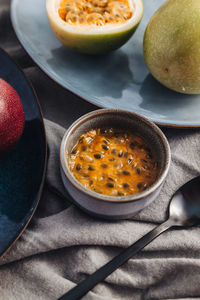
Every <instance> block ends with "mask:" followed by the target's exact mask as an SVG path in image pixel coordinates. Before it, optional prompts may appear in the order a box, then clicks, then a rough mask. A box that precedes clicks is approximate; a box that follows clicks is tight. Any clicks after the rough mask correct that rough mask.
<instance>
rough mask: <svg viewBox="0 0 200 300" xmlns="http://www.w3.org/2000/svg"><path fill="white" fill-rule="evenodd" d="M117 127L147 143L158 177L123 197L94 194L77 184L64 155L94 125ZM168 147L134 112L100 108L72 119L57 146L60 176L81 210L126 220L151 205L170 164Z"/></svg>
mask: <svg viewBox="0 0 200 300" xmlns="http://www.w3.org/2000/svg"><path fill="white" fill-rule="evenodd" d="M105 127H107V128H111V127H112V128H118V129H123V130H125V131H127V130H128V131H130V130H131V131H133V132H134V133H137V134H138V135H140V136H141V137H143V138H144V139H145V140H146V142H147V143H148V144H149V146H150V148H151V150H152V153H153V154H154V155H155V156H156V157H157V161H158V168H159V172H158V177H157V180H156V181H155V182H154V184H153V185H152V186H151V187H150V188H148V189H146V190H145V191H143V192H141V193H138V194H133V195H129V196H125V197H113V196H106V195H102V194H98V193H95V192H93V191H91V190H89V189H87V188H85V187H84V186H83V185H81V184H80V183H79V181H78V180H77V179H75V177H74V176H73V174H72V173H71V171H70V169H69V165H68V161H67V155H68V154H70V152H71V150H72V148H73V146H74V145H75V143H76V142H77V140H78V139H79V137H80V136H81V135H82V134H84V133H86V132H87V131H89V130H91V129H95V128H105ZM170 160H171V155H170V148H169V144H168V142H167V139H166V137H165V136H164V134H163V133H162V131H161V130H160V129H159V128H158V126H156V125H155V124H154V123H152V122H151V121H149V120H148V119H146V118H144V117H143V116H140V115H138V114H136V113H133V112H130V111H124V110H118V109H100V110H95V111H93V112H90V113H88V114H86V115H84V116H82V117H81V118H79V119H78V120H77V121H75V122H74V123H73V124H72V125H71V126H70V128H69V129H68V130H67V131H66V133H65V135H64V137H63V140H62V143H61V149H60V166H61V176H62V180H63V183H64V186H65V188H66V189H67V191H68V193H69V194H70V195H71V197H72V199H73V201H74V203H75V204H76V205H78V206H79V207H80V208H82V209H83V210H84V211H86V212H88V213H90V214H92V215H95V216H98V217H101V218H106V219H125V218H129V217H131V216H133V215H134V214H135V213H137V212H138V211H140V210H141V209H143V208H144V207H146V206H147V205H148V204H150V203H151V202H152V201H153V200H154V199H155V198H156V197H157V196H158V194H159V192H160V190H161V188H162V185H163V183H164V181H165V179H166V176H167V173H168V170H169V166H170Z"/></svg>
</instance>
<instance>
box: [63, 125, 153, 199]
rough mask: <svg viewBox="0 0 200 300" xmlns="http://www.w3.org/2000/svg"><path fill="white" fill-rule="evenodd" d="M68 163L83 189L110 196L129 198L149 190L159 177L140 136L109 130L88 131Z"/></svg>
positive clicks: (72, 152) (73, 150)
mask: <svg viewBox="0 0 200 300" xmlns="http://www.w3.org/2000/svg"><path fill="white" fill-rule="evenodd" d="M68 163H69V167H70V170H71V172H72V173H73V175H74V177H75V178H76V179H77V180H78V181H79V182H80V183H81V184H82V185H83V186H85V187H86V188H88V189H90V190H93V191H95V192H97V193H100V194H104V195H109V196H128V195H131V194H136V193H139V192H142V191H144V190H145V189H147V188H148V187H150V186H151V185H152V184H153V183H154V182H155V180H156V178H157V175H158V167H157V161H156V159H155V157H154V156H153V154H152V152H151V149H150V148H149V146H148V145H147V144H146V142H145V141H144V140H143V139H142V138H141V137H139V136H137V135H135V134H132V133H129V132H120V131H116V130H114V129H112V128H110V129H108V130H107V131H106V132H105V133H102V132H101V130H100V129H95V130H91V131H89V132H87V133H86V134H84V135H82V136H81V137H80V138H79V141H78V142H77V143H76V145H75V146H74V147H73V149H72V151H71V153H70V155H69V157H68Z"/></svg>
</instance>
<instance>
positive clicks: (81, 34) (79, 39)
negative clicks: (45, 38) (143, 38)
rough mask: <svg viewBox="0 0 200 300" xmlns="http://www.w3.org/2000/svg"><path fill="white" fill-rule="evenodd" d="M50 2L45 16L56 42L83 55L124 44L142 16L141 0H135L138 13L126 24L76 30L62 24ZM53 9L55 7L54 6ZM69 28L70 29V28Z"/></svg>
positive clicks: (107, 50) (103, 52) (105, 50)
mask: <svg viewBox="0 0 200 300" xmlns="http://www.w3.org/2000/svg"><path fill="white" fill-rule="evenodd" d="M52 1H53V0H47V2H46V5H47V16H48V19H49V23H50V25H51V27H52V30H53V32H54V34H55V35H56V37H57V38H58V40H59V41H60V42H61V43H62V44H63V45H65V46H66V47H67V48H69V49H71V50H75V51H77V52H81V53H85V54H97V55H98V54H105V53H107V52H110V51H113V50H116V49H118V48H119V47H121V46H122V45H123V44H125V43H126V42H127V41H128V40H129V39H130V37H131V36H132V35H133V33H134V32H135V30H136V29H137V27H138V25H139V23H140V21H141V19H142V16H143V3H142V0H136V1H137V2H138V3H140V7H139V8H138V10H139V12H138V11H137V13H136V18H135V19H134V18H133V19H132V20H129V21H128V22H129V23H128V22H127V23H128V24H126V23H125V24H122V25H121V26H113V28H112V27H111V26H109V27H107V28H106V27H105V28H103V30H99V29H98V28H96V30H87V28H86V30H85V31H84V30H83V29H81V30H79V29H80V28H79V29H78V30H77V31H76V28H75V26H73V25H68V24H66V22H64V21H63V20H62V19H61V18H60V17H59V15H58V13H56V11H53V9H52V7H53V6H52ZM54 7H55V6H54ZM70 27H71V28H70Z"/></svg>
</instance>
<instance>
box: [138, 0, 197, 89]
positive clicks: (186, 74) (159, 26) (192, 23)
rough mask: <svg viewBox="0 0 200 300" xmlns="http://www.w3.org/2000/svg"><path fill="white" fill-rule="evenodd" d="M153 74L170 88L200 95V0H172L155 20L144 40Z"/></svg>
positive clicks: (147, 62)
mask: <svg viewBox="0 0 200 300" xmlns="http://www.w3.org/2000/svg"><path fill="white" fill-rule="evenodd" d="M143 50H144V58H145V62H146V65H147V67H148V69H149V71H150V72H151V74H152V75H153V76H154V77H155V78H156V79H157V80H158V81H159V82H160V83H162V84H163V85H165V86H166V87H168V88H170V89H172V90H174V91H177V92H180V93H185V94H200V0H168V1H166V2H165V3H164V5H162V6H161V7H160V8H159V9H158V10H157V11H156V13H155V14H154V15H153V17H152V18H151V20H150V22H149V24H148V26H147V28H146V31H145V34H144V41H143Z"/></svg>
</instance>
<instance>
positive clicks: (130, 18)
mask: <svg viewBox="0 0 200 300" xmlns="http://www.w3.org/2000/svg"><path fill="white" fill-rule="evenodd" d="M46 7H47V15H48V19H49V22H50V24H51V27H52V30H53V32H54V33H55V35H56V36H57V38H58V39H59V40H60V41H61V43H63V44H64V45H65V46H67V47H68V48H70V49H73V50H76V51H78V52H83V53H88V54H102V53H106V52H108V51H112V50H115V49H117V48H119V47H120V46H122V45H123V44H124V43H126V42H127V41H128V39H129V38H130V37H131V36H132V34H133V33H134V32H135V30H136V28H137V26H138V24H139V23H140V21H141V19H142V16H143V3H142V0H47V1H46Z"/></svg>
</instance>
